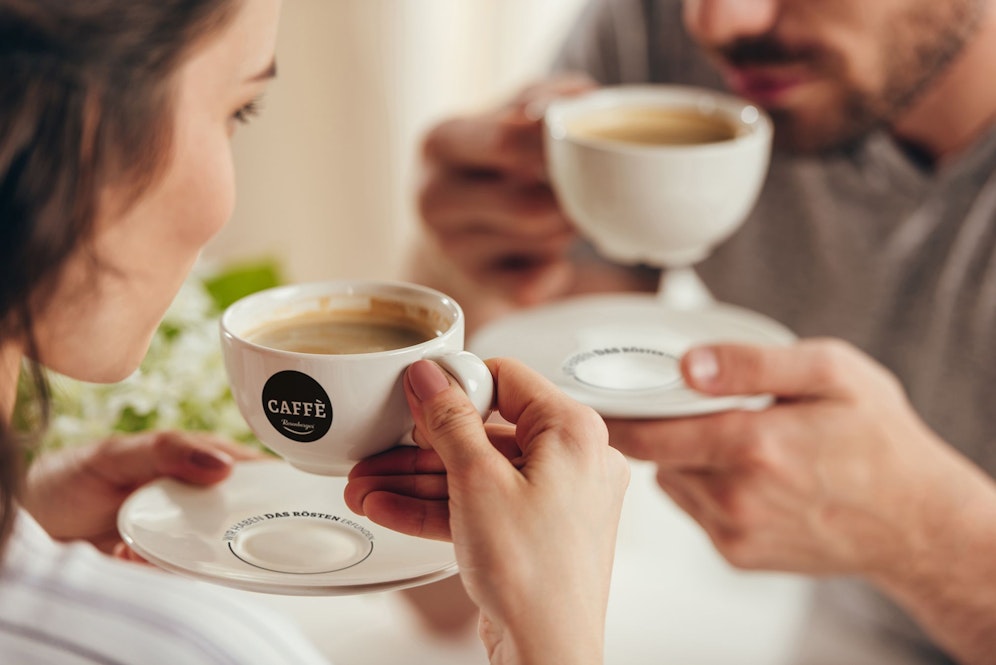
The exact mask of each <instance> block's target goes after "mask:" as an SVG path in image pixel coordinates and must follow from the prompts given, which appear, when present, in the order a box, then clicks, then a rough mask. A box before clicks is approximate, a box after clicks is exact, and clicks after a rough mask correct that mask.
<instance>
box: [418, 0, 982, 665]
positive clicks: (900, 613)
mask: <svg viewBox="0 0 996 665" xmlns="http://www.w3.org/2000/svg"><path fill="white" fill-rule="evenodd" d="M993 63H996V2H993V1H991V0H947V1H945V2H938V1H937V0H876V1H875V2H868V1H867V0H685V1H684V2H681V1H680V0H656V1H655V0H642V1H641V0H599V1H596V2H594V3H593V4H592V5H591V7H590V8H589V9H588V11H587V12H586V13H585V14H584V16H583V17H582V20H581V22H580V24H579V25H578V27H577V29H576V31H575V33H574V34H573V36H572V37H571V39H570V40H569V42H568V44H567V45H566V47H565V49H564V50H563V52H562V55H561V57H560V59H559V61H558V64H557V68H558V70H559V71H560V72H563V73H571V74H572V75H571V76H570V77H563V76H560V77H558V78H555V79H552V80H551V81H548V82H545V83H543V84H540V85H537V86H534V87H532V88H530V89H529V90H526V91H524V92H523V93H522V95H520V96H519V98H517V99H516V100H514V101H513V103H512V104H510V105H509V106H507V107H505V108H503V109H499V110H496V111H493V112H491V113H488V114H482V115H480V116H475V117H468V118H458V119H455V120H452V121H449V122H446V123H444V124H442V125H440V126H439V127H437V128H436V129H435V130H434V131H433V132H432V133H431V134H430V135H429V136H428V138H427V140H426V145H425V155H426V161H427V165H428V178H427V180H426V183H425V185H424V188H423V190H422V192H421V209H422V213H423V216H424V218H425V223H426V228H427V230H428V231H429V233H428V242H427V243H426V246H425V247H423V248H422V253H421V255H420V261H419V262H418V266H419V267H418V270H417V275H416V276H417V278H418V279H420V280H422V281H426V282H429V283H432V284H436V285H439V286H441V287H442V288H445V289H447V290H448V291H449V292H450V293H451V294H453V295H454V296H456V297H457V298H458V299H459V300H460V301H461V302H462V303H464V305H465V306H466V307H467V308H468V309H470V310H471V311H469V312H468V315H469V316H468V320H469V321H470V322H471V323H472V324H476V325H479V324H480V323H482V322H485V321H487V320H488V319H489V318H492V317H495V316H500V315H501V314H502V313H504V312H507V311H510V310H512V309H514V308H516V307H521V306H524V305H532V304H537V303H542V302H547V301H550V300H553V299H556V298H559V297H562V296H566V295H570V294H573V293H581V292H590V291H596V290H651V289H653V288H654V287H655V285H656V275H655V272H654V271H653V270H650V269H648V268H646V267H639V266H637V267H626V266H613V265H610V264H608V263H607V262H605V261H604V260H601V259H600V258H598V257H597V256H595V255H594V254H593V252H592V251H591V250H590V248H589V247H588V246H587V245H586V244H584V243H583V242H579V241H578V239H577V238H576V236H575V234H574V231H573V229H572V225H571V223H570V220H569V219H566V217H565V216H564V215H563V213H562V212H561V211H560V210H559V208H558V207H557V204H556V200H555V198H554V196H553V194H552V192H551V191H550V189H549V187H548V186H547V184H546V180H545V173H544V170H543V161H542V144H541V139H540V136H541V135H540V121H539V120H538V118H539V117H540V115H541V111H542V107H543V105H544V103H545V102H546V101H548V100H549V99H550V98H552V97H553V96H556V95H560V94H576V93H578V92H581V91H583V90H585V89H587V88H588V87H590V86H592V85H597V84H615V83H636V82H646V81H654V82H672V83H682V84H691V85H700V86H708V87H715V88H723V89H727V90H730V91H732V92H733V93H735V94H738V95H740V96H743V97H747V98H749V99H751V100H752V101H754V102H755V103H756V104H758V105H759V106H762V107H763V108H765V109H766V110H767V111H768V113H770V114H771V116H772V118H773V119H774V121H775V124H776V147H777V150H776V153H775V155H774V157H773V160H772V164H771V169H770V173H769V177H768V181H767V183H766V185H765V189H764V192H763V193H762V196H761V199H760V201H759V202H758V205H757V207H756V209H755V211H754V212H753V214H752V215H751V217H750V219H749V220H748V222H747V223H746V224H745V226H744V227H743V228H742V229H741V230H740V231H739V232H738V233H737V234H736V235H735V236H734V237H733V238H732V239H731V240H729V241H727V242H726V243H725V244H724V245H723V246H721V247H720V248H719V249H718V250H717V251H716V252H715V253H714V255H713V256H712V257H710V258H709V259H708V260H706V261H705V262H703V263H702V264H700V265H699V266H698V267H697V269H698V272H699V274H700V275H701V276H702V277H703V279H704V280H705V281H706V283H707V285H708V286H709V288H710V289H711V291H712V293H713V295H714V296H716V298H717V299H719V300H721V301H726V302H730V303H734V304H737V305H740V306H744V307H748V308H751V309H754V310H757V311H759V312H762V313H764V314H766V315H768V316H771V317H773V318H775V319H776V320H779V321H781V322H782V323H785V324H786V325H788V326H789V327H791V328H792V329H794V330H795V331H796V332H797V333H798V334H799V335H800V336H801V337H803V338H816V337H819V338H827V337H832V338H838V339H839V340H845V341H846V343H843V342H840V341H830V340H827V339H806V341H804V342H802V343H800V344H798V345H796V346H794V347H792V348H790V349H749V348H743V347H719V348H705V349H698V350H693V351H692V352H690V353H689V354H688V355H687V356H686V357H685V358H684V359H683V371H684V373H685V377H686V380H687V381H689V383H690V384H691V385H692V386H693V387H696V388H698V389H700V390H702V391H704V392H709V393H716V394H721V393H737V392H771V393H774V394H776V395H777V396H778V397H779V402H778V404H777V405H776V406H774V407H772V408H771V409H769V410H767V411H765V412H761V413H740V412H736V413H725V414H718V415H714V416H708V417H703V418H697V419H676V420H670V421H667V420H661V421H629V422H626V421H613V422H610V423H609V426H610V432H611V435H612V440H613V442H614V445H616V446H617V447H618V448H620V449H621V450H623V451H624V452H626V453H628V454H630V455H632V456H634V457H638V458H641V459H647V460H652V461H654V462H656V463H657V465H658V468H659V474H658V480H659V483H660V485H661V486H662V487H663V488H664V489H665V490H666V491H667V492H668V493H669V494H670V495H671V497H672V498H673V499H674V500H675V501H676V502H677V503H678V504H679V505H680V506H682V507H683V508H684V509H685V510H687V511H688V512H689V513H690V514H691V515H692V517H694V518H695V519H696V520H698V522H699V523H700V524H701V525H702V526H703V527H704V528H705V530H706V531H707V532H708V533H709V535H710V536H711V538H712V540H713V542H714V543H715V544H716V546H717V548H718V549H719V551H720V552H721V553H722V554H723V555H724V556H726V557H727V558H728V559H729V560H730V561H731V562H732V563H734V564H735V565H738V566H741V567H745V568H763V569H775V570H786V571H795V572H802V573H808V574H813V575H817V576H820V577H821V579H822V580H823V581H821V582H820V583H819V585H818V591H817V593H816V604H815V608H814V612H813V616H812V619H811V621H810V625H809V627H808V629H807V630H806V631H805V634H804V638H803V640H802V644H801V646H800V653H799V656H798V659H797V661H798V662H800V663H807V664H815V663H824V662H826V663H831V662H834V663H844V662H846V663H848V664H849V665H853V664H855V663H866V662H867V663H878V664H881V663H884V662H916V663H945V662H952V660H954V661H957V662H962V663H991V662H993V659H994V658H996V656H994V654H996V556H994V554H996V484H994V483H993V480H992V476H993V475H994V474H996V409H993V408H992V397H991V391H992V386H993V385H994V382H996V334H994V331H996V125H994V122H996V83H994V80H996V79H994V78H993ZM577 73H583V74H586V75H587V76H589V77H591V78H592V79H594V82H590V81H587V80H585V79H583V78H579V77H578V76H577V75H576V74H577ZM854 347H858V348H859V349H861V350H862V351H864V353H865V354H869V355H871V356H872V357H874V358H875V359H876V360H877V361H878V363H881V364H882V365H884V366H885V368H886V369H887V370H888V371H889V372H891V373H892V374H893V375H895V377H898V379H899V383H900V384H901V386H900V385H897V383H896V382H895V380H894V379H893V377H892V376H890V374H889V372H886V371H885V370H883V369H882V368H881V367H879V366H878V365H877V364H876V363H873V362H871V361H870V360H869V359H868V358H867V357H866V356H865V355H864V354H862V353H859V352H858V351H856V350H855V349H854ZM904 391H905V395H904ZM848 645H850V646H848ZM830 647H833V648H834V649H836V651H834V652H833V653H831V652H830V650H829V649H830ZM842 653H843V654H844V655H841V654H842ZM821 654H823V658H825V659H821Z"/></svg>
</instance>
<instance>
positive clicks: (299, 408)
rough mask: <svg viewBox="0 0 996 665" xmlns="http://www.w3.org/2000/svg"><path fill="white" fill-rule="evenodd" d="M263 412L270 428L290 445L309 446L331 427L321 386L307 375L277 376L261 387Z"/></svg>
mask: <svg viewBox="0 0 996 665" xmlns="http://www.w3.org/2000/svg"><path fill="white" fill-rule="evenodd" d="M263 412H264V413H265V414H266V417H267V419H269V421H270V424H271V425H273V428H274V429H275V430H277V431H278V432H280V433H281V434H283V435H284V436H286V437H287V438H288V439H291V440H292V441H300V442H301V443H309V442H311V441H317V440H318V439H320V438H322V437H323V436H325V433H326V432H328V431H329V427H331V426H332V404H331V403H330V402H329V396H328V394H327V393H326V392H325V390H324V389H323V388H322V386H321V385H320V384H319V383H318V382H317V381H315V380H314V379H313V378H311V377H310V376H308V375H307V374H303V373H301V372H295V371H294V370H285V371H283V372H277V373H276V374H274V375H273V376H271V377H270V378H269V380H267V382H266V385H264V386H263Z"/></svg>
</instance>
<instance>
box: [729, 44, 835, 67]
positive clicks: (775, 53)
mask: <svg viewBox="0 0 996 665" xmlns="http://www.w3.org/2000/svg"><path fill="white" fill-rule="evenodd" d="M716 53H717V54H718V55H719V56H720V57H721V58H723V60H725V61H726V62H727V63H728V64H730V65H733V66H734V67H738V68H741V67H743V68H746V67H752V66H755V67H761V66H771V65H792V64H812V63H819V62H820V61H822V60H825V59H826V54H824V53H823V52H822V51H821V50H820V49H817V48H814V47H811V46H790V45H788V44H785V43H784V42H781V41H779V40H777V39H775V38H772V37H763V36H762V37H751V38H746V39H738V40H737V41H735V42H732V43H730V44H728V45H726V46H722V47H719V48H718V49H717V50H716Z"/></svg>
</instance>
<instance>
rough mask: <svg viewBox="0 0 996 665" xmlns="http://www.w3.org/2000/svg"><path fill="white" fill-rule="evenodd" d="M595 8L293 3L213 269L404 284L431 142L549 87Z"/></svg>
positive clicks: (546, 1)
mask: <svg viewBox="0 0 996 665" xmlns="http://www.w3.org/2000/svg"><path fill="white" fill-rule="evenodd" d="M582 5H583V0H542V2H536V1H535V0H289V1H288V2H285V3H284V10H283V15H282V19H281V31H280V41H279V52H278V62H279V77H278V79H277V81H275V83H274V84H273V85H272V86H271V88H270V90H269V92H268V93H267V95H266V97H265V98H264V101H263V108H264V113H263V114H262V115H261V116H260V117H259V118H256V119H255V120H254V121H253V123H252V124H251V125H250V126H249V127H248V128H244V129H243V130H242V131H240V132H239V135H238V136H237V137H236V145H235V160H236V167H237V172H238V187H239V198H238V204H237V208H236V212H235V216H234V218H233V219H232V222H231V223H230V224H229V226H228V227H227V228H226V229H225V230H224V231H223V232H222V233H221V235H220V236H219V237H218V238H217V239H216V240H215V242H214V243H213V244H212V245H211V246H210V247H209V248H208V249H207V251H206V253H205V258H206V259H208V260H210V261H219V262H227V261H232V260H238V261H242V260H246V259H258V258H276V259H277V260H278V261H279V262H280V264H281V265H282V267H283V270H284V273H285V275H286V277H287V278H288V279H289V280H292V281H302V280H316V279H332V278H340V277H377V278H391V277H397V276H399V273H400V267H401V266H400V262H401V260H402V257H403V254H404V247H405V246H406V244H407V242H408V240H409V238H410V235H411V232H412V230H413V228H414V224H415V221H414V208H413V192H414V188H415V186H416V179H417V177H418V163H417V153H418V143H419V136H420V135H421V134H422V133H423V132H424V131H425V130H426V129H427V128H428V127H429V126H431V125H432V124H433V122H434V121H436V120H438V119H440V118H442V117H445V116H447V115H450V114H453V113H455V112H461V111H469V110H474V109H476V108H481V107H484V106H487V105H488V104H490V103H494V102H496V101H499V100H501V99H503V98H505V97H506V96H508V95H509V94H511V93H512V92H514V91H515V90H516V89H517V88H519V87H520V86H521V85H523V84H524V83H526V82H529V81H531V80H533V79H534V78H536V77H538V76H541V75H542V73H543V72H544V71H545V70H546V69H547V67H548V63H549V61H550V60H551V59H552V57H553V56H554V54H555V52H556V50H557V47H558V45H559V43H560V41H561V39H562V38H563V36H564V35H565V34H566V32H567V31H568V30H569V28H570V25H571V23H572V22H573V21H574V18H575V16H576V14H577V12H578V10H579V9H580V7H581V6H582Z"/></svg>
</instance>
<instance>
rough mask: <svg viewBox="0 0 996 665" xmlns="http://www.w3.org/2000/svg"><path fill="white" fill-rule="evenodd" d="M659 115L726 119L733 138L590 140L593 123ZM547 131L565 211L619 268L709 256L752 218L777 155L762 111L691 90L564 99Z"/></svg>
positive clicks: (645, 89)
mask: <svg viewBox="0 0 996 665" xmlns="http://www.w3.org/2000/svg"><path fill="white" fill-rule="evenodd" d="M654 110H663V111H668V112H677V113H681V114H691V115H694V116H699V117H701V118H704V119H706V120H707V121H708V120H710V119H711V120H716V121H721V122H722V123H725V124H727V125H728V126H729V128H730V129H731V130H732V131H731V135H730V136H729V137H728V138H726V139H723V140H713V141H708V142H694V141H692V142H690V143H688V144H675V143H671V144H663V143H654V144H652V143H648V142H633V141H626V140H617V139H614V138H605V137H604V136H601V137H600V136H595V135H593V132H592V123H593V122H610V123H611V122H612V121H613V120H617V119H618V116H619V115H620V114H624V113H635V112H650V111H654ZM613 116H616V117H615V118H614V117H613ZM545 125H546V132H545V144H546V157H547V166H548V169H549V174H550V179H551V183H552V185H553V187H554V190H555V192H556V194H557V198H558V200H559V202H560V204H561V205H562V206H563V208H564V210H565V212H566V213H567V214H568V216H569V217H570V218H571V219H572V220H573V221H574V222H575V224H576V225H577V227H578V229H579V231H580V232H581V233H582V234H583V235H585V236H586V237H587V238H589V239H590V240H591V241H592V243H593V244H594V245H595V247H596V248H597V249H598V250H599V252H600V253H602V254H603V255H605V256H606V257H608V258H610V259H613V260H615V261H618V262H620V263H629V264H635V263H645V264H649V265H653V266H658V267H679V268H680V267H687V266H691V265H693V264H694V263H696V262H698V261H700V260H702V259H704V258H705V257H706V256H707V255H708V254H709V253H710V252H711V251H712V249H713V248H714V247H715V246H716V245H717V244H718V243H720V242H721V241H723V240H725V239H726V238H727V237H728V236H729V235H731V234H732V233H733V232H734V231H735V230H736V229H737V228H738V227H739V226H740V225H741V223H742V222H743V221H744V220H745V219H746V217H747V215H748V213H749V212H750V210H751V208H752V207H753V206H754V204H755V202H756V200H757V197H758V194H759V193H760V190H761V187H762V185H763V182H764V178H765V175H766V174H767V167H768V162H769V158H770V152H771V138H772V125H771V121H770V119H769V118H768V116H767V115H766V114H765V113H764V112H763V111H762V110H760V109H758V108H757V107H755V106H753V105H752V104H750V103H749V102H747V101H744V100H742V99H738V98H736V97H732V96H730V95H725V94H721V93H718V92H714V91H711V90H706V89H701V88H693V87H684V86H671V85H648V86H619V87H607V88H602V89H600V90H596V91H593V92H591V93H587V94H584V95H581V96H578V97H570V98H564V99H559V100H556V101H554V102H553V103H552V104H551V105H550V106H549V107H548V109H547V111H546V115H545Z"/></svg>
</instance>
